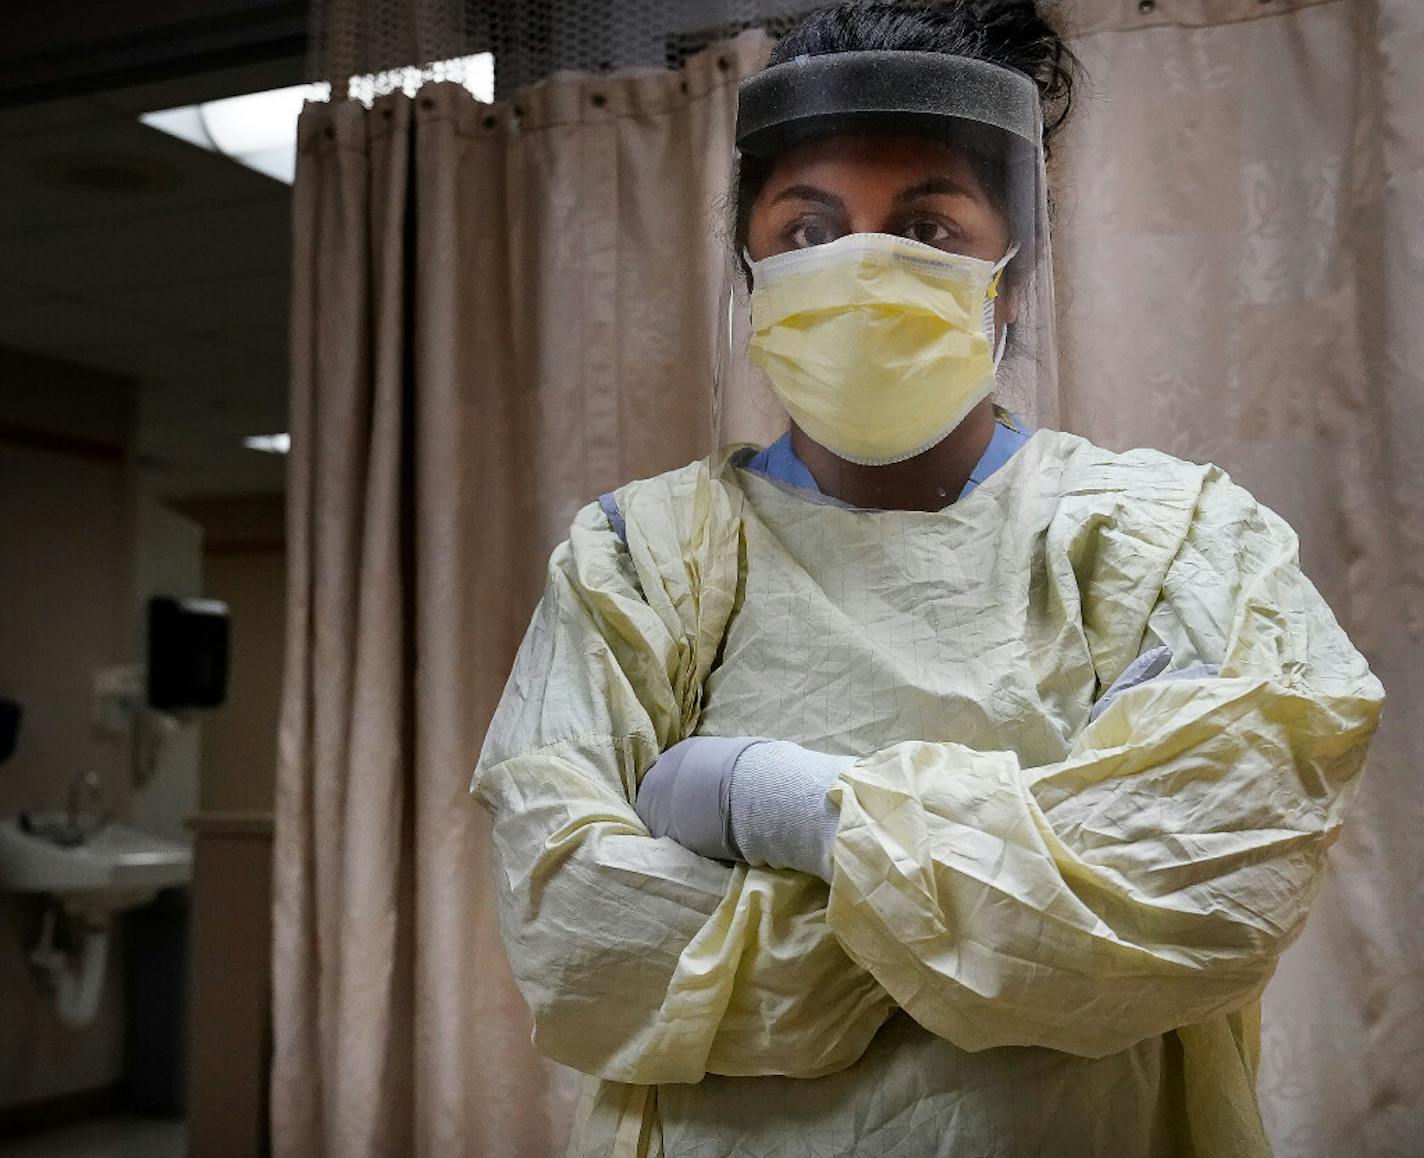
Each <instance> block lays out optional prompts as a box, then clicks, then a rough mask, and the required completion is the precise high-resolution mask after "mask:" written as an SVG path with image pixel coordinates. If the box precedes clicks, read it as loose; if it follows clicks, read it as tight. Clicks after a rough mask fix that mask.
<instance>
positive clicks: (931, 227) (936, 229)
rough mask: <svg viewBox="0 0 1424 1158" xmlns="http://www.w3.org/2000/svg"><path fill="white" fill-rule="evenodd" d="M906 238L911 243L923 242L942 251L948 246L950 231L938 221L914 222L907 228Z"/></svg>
mask: <svg viewBox="0 0 1424 1158" xmlns="http://www.w3.org/2000/svg"><path fill="white" fill-rule="evenodd" d="M905 236H906V237H908V238H910V240H911V241H919V242H923V243H924V244H925V245H933V246H936V247H938V248H940V249H944V248H946V247H947V246H948V244H949V240H950V234H949V230H948V229H946V228H945V227H944V226H943V225H941V224H940V223H939V222H938V221H928V220H925V221H912V222H910V224H909V225H907V226H906V227H905Z"/></svg>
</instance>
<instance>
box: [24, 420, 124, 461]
mask: <svg viewBox="0 0 1424 1158" xmlns="http://www.w3.org/2000/svg"><path fill="white" fill-rule="evenodd" d="M0 443H3V444H4V445H6V446H21V447H24V448H25V449H26V450H47V451H49V452H51V453H52V454H67V455H69V456H70V457H71V458H83V459H88V460H89V461H90V462H117V463H121V462H123V461H124V458H125V452H124V448H123V447H122V446H118V445H116V444H115V443H112V442H100V441H99V440H98V439H95V438H76V437H75V436H74V435H72V434H55V433H54V432H53V431H49V430H36V429H34V428H33V427H29V426H20V425H19V424H18V423H14V422H0Z"/></svg>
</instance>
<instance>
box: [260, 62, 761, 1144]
mask: <svg viewBox="0 0 1424 1158" xmlns="http://www.w3.org/2000/svg"><path fill="white" fill-rule="evenodd" d="M765 50H766V46H765V42H764V41H763V40H762V39H761V38H760V37H758V36H751V37H744V38H742V39H741V40H739V41H737V42H734V43H730V44H727V45H724V46H721V47H719V48H716V49H713V50H710V51H708V52H707V53H704V54H703V55H700V56H698V57H696V58H694V59H693V60H692V61H690V62H689V64H688V65H687V66H686V67H685V68H684V69H683V70H681V71H679V72H677V73H666V74H655V75H642V76H630V77H601V78H588V77H573V78H563V79H557V80H555V81H553V82H552V83H549V84H546V85H541V86H539V87H537V88H535V89H533V90H531V91H529V92H527V93H524V94H522V95H521V96H519V97H518V98H516V99H515V100H513V101H510V102H506V103H503V104H500V105H495V106H490V105H483V104H480V103H478V102H476V101H475V100H474V98H473V97H471V96H470V95H469V94H468V93H467V92H465V91H464V90H463V89H461V88H459V87H457V86H455V85H453V84H433V85H427V86H426V87H425V88H423V89H421V90H420V92H419V93H418V94H417V95H416V96H415V97H414V98H410V97H406V96H404V95H401V94H394V95H390V96H385V97H382V98H380V99H379V100H377V101H376V103H375V105H374V107H373V108H371V109H369V110H367V109H365V108H364V107H362V106H361V105H359V104H355V103H344V104H335V105H331V106H315V105H313V106H309V107H308V109H307V110H306V112H305V113H304V114H303V117H302V121H301V125H300V143H299V154H298V167H297V177H296V183H295V187H294V197H295V207H294V226H295V228H294V245H295V252H294V281H293V320H292V351H293V354H292V365H293V380H292V401H291V434H292V447H293V448H292V455H291V462H290V477H289V487H290V492H289V511H288V515H289V523H290V530H291V535H292V540H291V546H290V554H289V559H290V581H289V582H290V586H289V599H288V632H289V639H290V645H289V646H290V651H289V658H288V665H287V670H286V691H285V699H284V711H283V717H282V724H281V734H280V742H279V773H278V789H277V801H276V816H277V830H276V847H275V880H274V891H275V900H274V906H275V930H274V934H275V944H274V970H275V976H274V1006H275V1009H274V1058H273V1076H272V1136H273V1151H274V1153H275V1154H276V1155H278V1156H279V1158H318V1156H327V1158H363V1156H371V1158H375V1156H392V1158H394V1156H402V1158H403V1156H407V1155H432V1156H433V1155H441V1156H442V1158H445V1156H455V1155H470V1156H476V1155H488V1156H494V1155H499V1156H501V1158H505V1156H508V1158H518V1156H526V1155H527V1156H529V1158H536V1156H537V1158H544V1156H546V1155H551V1154H555V1153H559V1152H561V1151H562V1148H563V1143H564V1137H565V1134H566V1130H567V1120H568V1117H569V1115H570V1113H571V1110H572V1097H573V1082H572V1080H571V1078H572V1075H571V1074H570V1073H569V1072H568V1071H563V1070H561V1069H559V1068H558V1067H555V1066H552V1065H550V1064H547V1063H545V1062H543V1061H542V1060H541V1059H540V1058H538V1057H537V1055H536V1054H535V1053H534V1051H533V1049H532V1047H531V1046H530V1044H529V1033H530V1022H529V1020H528V1017H527V1013H526V1011H525V1009H524V1007H523V1004H522V1002H521V1000H520V998H519V996H518V993H517V991H516V990H515V988H514V986H513V983H512V980H511V977H510V974H509V969H508V965H507V962H506V960H505V956H504V952H503V948H502V946H501V943H500V941H499V937H498V932H497V929H496V925H495V919H494V913H493V911H492V908H491V905H492V901H493V887H492V883H491V881H490V877H489V874H490V871H491V867H490V849H489V834H488V827H487V823H486V818H485V816H484V814H483V812H482V811H481V810H480V809H479V808H477V807H475V806H474V805H473V804H472V803H471V802H470V800H469V798H468V796H467V794H466V790H467V785H468V781H469V775H470V771H471V769H472V767H473V763H474V758H475V756H476V754H477V753H478V750H479V746H480V740H481V736H482V732H483V728H484V726H485V724H486V722H487V721H488V718H489V716H490V714H491V713H492V711H493V709H494V705H495V703H496V701H497V700H498V697H499V693H500V691H501V689H502V687H503V684H504V680H505V676H506V675H507V673H508V668H509V663H510V661H511V659H512V658H513V655H514V651H515V649H516V648H517V646H518V643H519V640H520V638H521V636H522V634H523V631H524V628H525V626H526V625H527V623H528V620H529V616H530V614H531V612H532V611H533V607H534V603H535V601H536V600H537V597H538V594H539V592H540V590H541V589H542V582H543V567H544V563H545V561H546V559H547V557H548V554H549V551H550V550H551V549H552V548H553V546H554V545H555V544H556V543H557V542H558V541H559V539H561V538H562V537H563V536H564V534H565V533H566V531H567V527H568V524H569V521H570V520H571V518H572V516H573V514H574V512H575V511H576V510H577V509H578V508H579V507H580V506H582V505H583V504H584V503H586V502H589V501H591V500H592V499H595V498H597V497H598V495H599V494H600V493H601V492H603V491H605V490H609V489H611V488H613V487H614V486H617V485H619V484H621V483H622V482H625V481H627V480H628V479H630V478H633V477H639V476H645V475H649V474H655V473H657V472H659V471H662V470H666V469H669V468H672V467H674V466H678V465H681V464H683V463H686V462H688V461H690V460H691V459H693V458H696V457H699V456H701V455H703V454H705V453H706V452H707V448H708V443H709V440H710V437H711V414H710V397H711V395H710V389H711V374H712V369H713V359H714V354H713V348H712V343H713V342H714V340H715V336H716V334H717V333H718V327H717V325H716V324H715V319H716V317H717V315H718V304H717V298H718V295H719V294H720V292H721V290H722V284H723V269H724V262H723V252H724V246H723V243H722V241H721V239H720V238H719V237H718V236H717V235H716V233H715V230H714V228H713V223H714V222H715V221H716V219H717V214H716V209H717V203H718V202H719V201H720V199H721V198H723V197H724V196H725V193H726V189H727V184H728V181H729V180H730V154H729V148H728V142H729V141H730V139H731V133H732V119H733V117H734V115H735V104H736V98H735V94H736V84H737V82H738V80H739V79H740V77H741V76H742V75H744V74H745V73H746V72H748V71H751V70H753V69H754V68H755V67H756V66H757V65H758V64H759V63H760V61H761V60H762V58H763V56H764V53H765Z"/></svg>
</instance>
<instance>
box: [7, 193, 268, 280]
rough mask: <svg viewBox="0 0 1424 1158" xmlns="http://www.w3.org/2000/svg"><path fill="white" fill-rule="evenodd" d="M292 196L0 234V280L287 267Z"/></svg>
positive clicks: (179, 275) (186, 275)
mask: <svg viewBox="0 0 1424 1158" xmlns="http://www.w3.org/2000/svg"><path fill="white" fill-rule="evenodd" d="M288 211H289V204H288V198H287V197H285V196H282V197H273V198H267V199H264V200H258V201H247V202H242V203H239V204H233V205H218V206H208V207H203V208H197V209H186V210H181V211H176V212H173V213H168V214H157V215H151V216H146V217H139V218H133V219H129V220H119V221H114V222H111V223H107V224H101V225H87V226H83V227H75V228H72V229H66V230H63V231H60V232H58V233H54V234H37V235H33V236H32V235H28V234H26V235H20V236H10V237H6V238H3V239H0V281H21V282H25V283H28V284H34V285H41V286H45V287H48V288H51V289H54V290H75V289H81V288H82V289H90V290H97V291H105V290H116V289H127V288H130V287H151V286H157V285H162V284H164V283H165V282H197V281H200V280H202V279H203V278H205V277H211V276H213V275H215V274H217V275H222V276H232V275H233V274H248V273H260V272H267V273H281V272H284V271H285V270H286V269H287V267H288V244H289V241H288V238H289V225H288Z"/></svg>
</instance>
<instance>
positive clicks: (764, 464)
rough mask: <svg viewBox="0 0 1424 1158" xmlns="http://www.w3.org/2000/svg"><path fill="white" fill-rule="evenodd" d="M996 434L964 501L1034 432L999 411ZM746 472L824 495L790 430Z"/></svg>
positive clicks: (757, 456)
mask: <svg viewBox="0 0 1424 1158" xmlns="http://www.w3.org/2000/svg"><path fill="white" fill-rule="evenodd" d="M995 418H996V419H997V420H998V421H996V422H995V423H994V434H993V436H992V437H991V438H990V439H989V445H988V446H987V447H986V448H985V450H984V453H983V455H981V456H980V458H979V462H978V464H977V465H976V466H975V467H974V469H973V470H972V471H971V472H970V474H969V481H968V482H967V483H965V484H964V489H963V490H962V491H960V492H959V497H960V498H961V499H962V498H963V497H964V496H965V495H967V494H969V493H970V492H971V491H973V490H974V488H975V487H977V486H978V485H979V484H980V483H981V482H983V481H984V480H985V479H986V478H988V477H989V476H990V475H991V474H993V473H994V472H995V471H996V470H998V469H999V468H1000V467H1001V466H1003V465H1004V463H1006V462H1008V461H1009V459H1011V458H1012V457H1013V456H1014V452H1015V451H1016V450H1018V449H1019V447H1021V446H1022V445H1023V444H1024V443H1026V442H1027V441H1028V440H1029V437H1030V436H1031V435H1032V434H1033V430H1032V429H1030V428H1029V427H1027V426H1025V425H1024V424H1023V423H1022V422H1020V421H1019V420H1018V419H1017V418H1015V417H1014V416H1013V415H1012V414H1010V413H1009V412H1008V411H1006V410H997V409H996V410H995ZM742 469H743V470H754V471H756V472H757V473H758V474H763V475H766V477H767V478H770V479H775V480H776V481H777V482H780V483H785V484H786V485H787V486H792V487H797V488H798V489H800V490H808V491H812V492H814V493H815V494H818V495H819V494H820V493H821V488H820V487H818V486H817V485H816V480H815V479H814V478H812V477H811V472H810V471H809V470H807V469H806V464H805V463H804V462H802V461H801V460H800V459H799V458H797V457H796V451H794V450H793V449H792V448H791V432H790V431H789V430H788V431H787V432H786V433H785V434H783V435H782V436H781V437H780V438H778V439H777V440H776V441H775V442H773V443H772V444H771V445H770V446H768V447H767V448H766V449H765V450H763V451H759V452H758V453H757V454H755V455H753V456H752V457H751V458H749V459H748V460H747V461H746V462H744V463H743V464H742Z"/></svg>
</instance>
